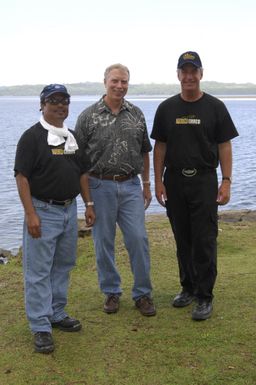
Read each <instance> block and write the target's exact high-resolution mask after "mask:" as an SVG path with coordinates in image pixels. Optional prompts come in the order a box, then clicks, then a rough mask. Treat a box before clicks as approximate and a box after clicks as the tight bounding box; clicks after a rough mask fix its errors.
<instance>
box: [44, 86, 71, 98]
mask: <svg viewBox="0 0 256 385" xmlns="http://www.w3.org/2000/svg"><path fill="white" fill-rule="evenodd" d="M57 93H60V94H64V95H66V96H68V97H69V98H70V95H69V93H68V91H67V89H66V87H65V86H64V85H63V84H49V85H48V86H45V87H44V89H43V91H42V92H41V94H40V101H41V102H42V101H44V100H45V99H46V98H48V96H51V95H53V94H57Z"/></svg>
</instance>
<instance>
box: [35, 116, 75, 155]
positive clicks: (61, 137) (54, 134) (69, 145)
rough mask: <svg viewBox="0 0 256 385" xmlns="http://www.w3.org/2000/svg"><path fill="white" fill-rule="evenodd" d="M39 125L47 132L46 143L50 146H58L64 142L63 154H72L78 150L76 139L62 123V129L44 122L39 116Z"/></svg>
mask: <svg viewBox="0 0 256 385" xmlns="http://www.w3.org/2000/svg"><path fill="white" fill-rule="evenodd" d="M40 123H41V124H42V126H43V128H45V129H46V130H47V131H48V136H47V143H48V144H49V145H50V146H59V145H60V144H62V143H64V142H65V146H64V153H65V154H74V153H75V151H76V150H78V145H77V142H76V139H75V137H74V135H73V134H72V132H70V131H69V130H68V128H67V126H66V125H65V124H64V123H63V127H55V126H52V125H51V124H49V123H47V122H46V120H45V119H44V118H43V116H41V118H40ZM65 138H67V140H65Z"/></svg>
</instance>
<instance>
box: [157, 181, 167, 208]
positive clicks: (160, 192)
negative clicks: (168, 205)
mask: <svg viewBox="0 0 256 385" xmlns="http://www.w3.org/2000/svg"><path fill="white" fill-rule="evenodd" d="M155 194H156V199H157V200H158V203H160V205H161V206H163V207H165V202H166V201H167V195H166V190H165V186H164V184H163V182H162V181H161V182H156V183H155Z"/></svg>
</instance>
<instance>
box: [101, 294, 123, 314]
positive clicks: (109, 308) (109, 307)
mask: <svg viewBox="0 0 256 385" xmlns="http://www.w3.org/2000/svg"><path fill="white" fill-rule="evenodd" d="M103 310H104V312H105V313H108V314H111V313H116V312H117V311H118V310H119V295H117V294H109V295H108V296H107V297H106V300H105V302H104V307H103Z"/></svg>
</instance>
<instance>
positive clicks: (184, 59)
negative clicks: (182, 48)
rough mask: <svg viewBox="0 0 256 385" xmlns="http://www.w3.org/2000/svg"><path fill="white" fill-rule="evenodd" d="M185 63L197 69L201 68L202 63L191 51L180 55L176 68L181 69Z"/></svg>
mask: <svg viewBox="0 0 256 385" xmlns="http://www.w3.org/2000/svg"><path fill="white" fill-rule="evenodd" d="M187 63H190V64H193V65H194V66H195V67H197V68H202V62H201V59H200V57H199V55H198V53H196V52H193V51H187V52H184V53H183V54H182V55H180V57H179V61H178V66H177V68H178V69H179V68H182V67H183V66H184V64H187Z"/></svg>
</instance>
